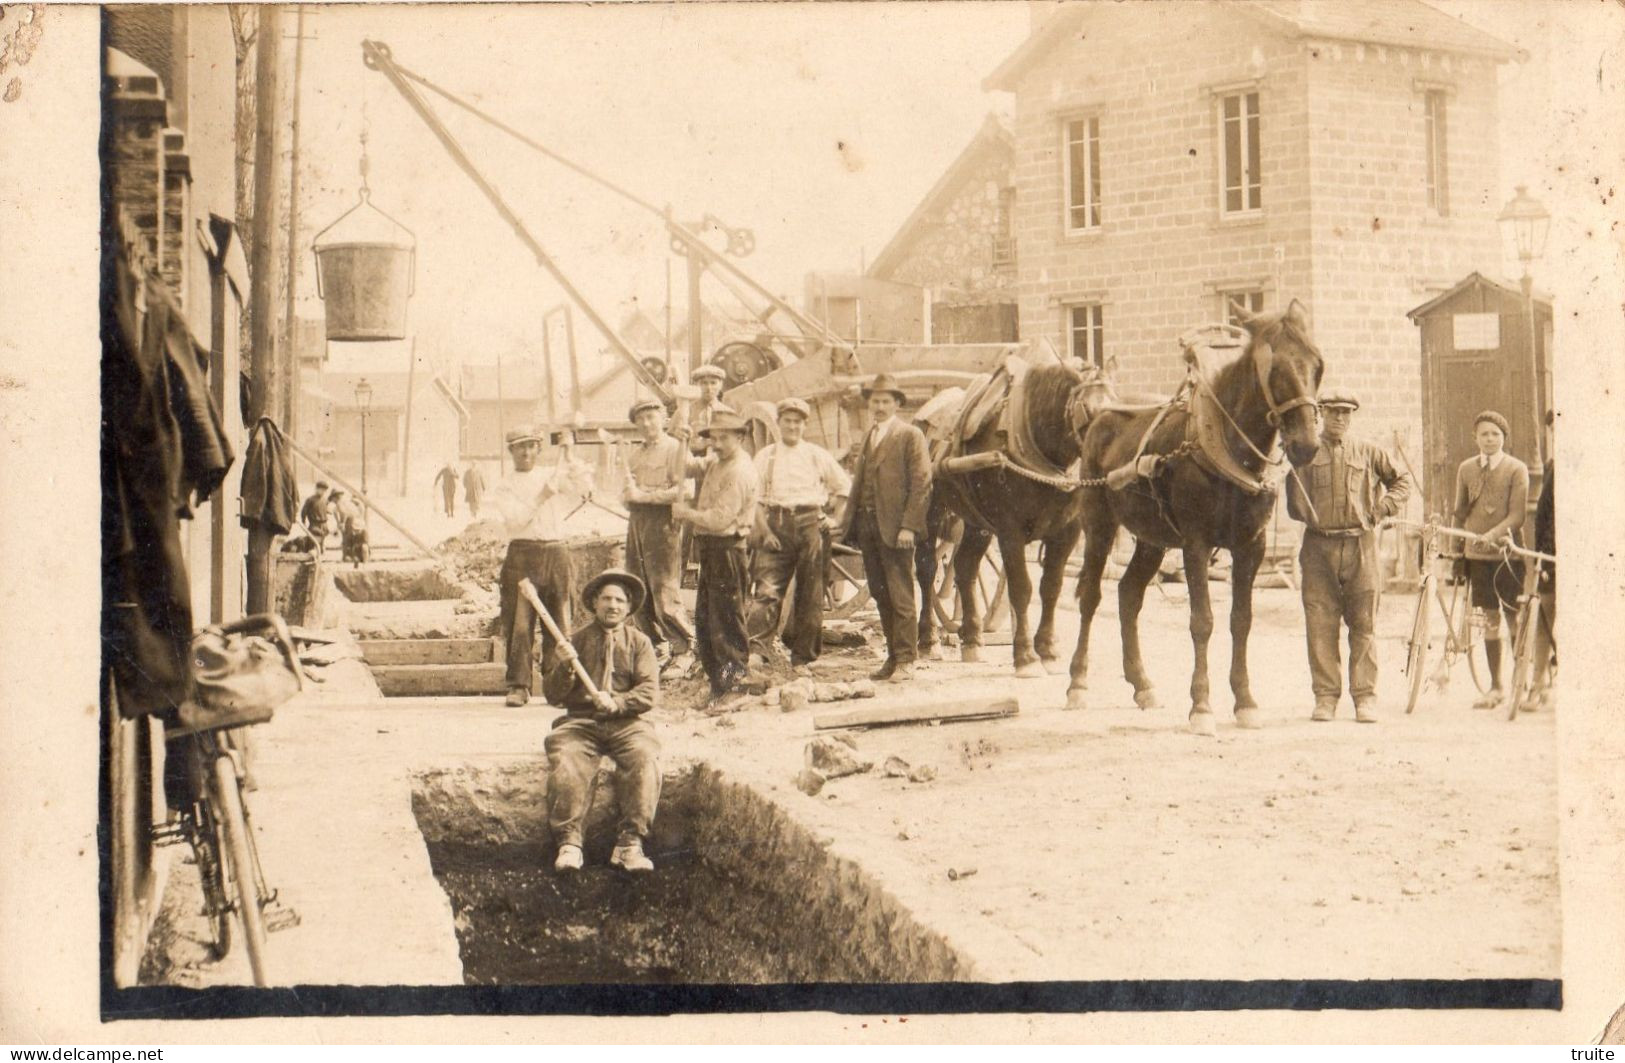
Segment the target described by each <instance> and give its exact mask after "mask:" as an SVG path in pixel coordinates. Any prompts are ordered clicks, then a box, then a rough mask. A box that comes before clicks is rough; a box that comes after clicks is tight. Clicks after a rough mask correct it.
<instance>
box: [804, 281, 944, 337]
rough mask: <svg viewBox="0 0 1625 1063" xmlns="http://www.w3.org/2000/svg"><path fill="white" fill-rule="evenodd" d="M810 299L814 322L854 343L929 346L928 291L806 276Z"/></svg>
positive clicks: (890, 283)
mask: <svg viewBox="0 0 1625 1063" xmlns="http://www.w3.org/2000/svg"><path fill="white" fill-rule="evenodd" d="M805 296H806V300H807V309H808V311H809V312H810V313H811V314H812V316H813V317H815V318H817V319H818V320H819V321H822V322H824V324H826V325H828V326H829V327H830V329H831V331H833V332H834V333H835V334H836V335H837V336H840V337H841V338H842V339H845V340H851V341H852V342H854V343H924V342H925V339H926V320H927V314H926V299H927V298H928V294H927V292H926V291H925V289H923V288H921V287H919V286H918V285H915V284H901V283H898V282H897V281H892V280H886V279H884V278H881V277H874V276H870V275H868V274H859V273H835V272H827V271H826V272H817V273H809V274H807V279H806V287H805Z"/></svg>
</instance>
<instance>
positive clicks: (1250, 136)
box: [1219, 91, 1264, 214]
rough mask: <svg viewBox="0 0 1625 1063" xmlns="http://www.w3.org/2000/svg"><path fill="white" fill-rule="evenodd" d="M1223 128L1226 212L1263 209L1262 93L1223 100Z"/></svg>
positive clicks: (1233, 95)
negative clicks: (1259, 100)
mask: <svg viewBox="0 0 1625 1063" xmlns="http://www.w3.org/2000/svg"><path fill="white" fill-rule="evenodd" d="M1219 127H1220V135H1221V136H1222V137H1223V140H1224V150H1223V151H1221V152H1220V153H1219V165H1220V171H1219V189H1220V194H1221V197H1222V200H1221V201H1222V203H1223V204H1224V206H1223V210H1222V213H1225V214H1245V213H1248V212H1250V211H1256V210H1261V209H1263V206H1264V195H1263V183H1262V174H1261V171H1260V167H1259V148H1258V93H1257V92H1256V91H1255V92H1236V93H1231V94H1230V95H1227V96H1220V97H1219Z"/></svg>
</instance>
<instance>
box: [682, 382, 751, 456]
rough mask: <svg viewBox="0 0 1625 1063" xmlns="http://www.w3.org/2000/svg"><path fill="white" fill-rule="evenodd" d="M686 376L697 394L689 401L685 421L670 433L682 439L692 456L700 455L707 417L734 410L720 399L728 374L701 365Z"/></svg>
mask: <svg viewBox="0 0 1625 1063" xmlns="http://www.w3.org/2000/svg"><path fill="white" fill-rule="evenodd" d="M688 378H689V380H690V381H691V382H692V383H693V384H694V385H695V386H697V387H698V388H699V389H700V397H699V398H697V399H695V400H693V401H692V402H690V403H689V406H688V411H687V413H688V416H687V418H686V419H685V420H686V423H683V424H679V425H678V426H677V428H676V430H675V432H674V433H673V434H674V435H676V436H677V438H679V439H682V440H686V441H687V442H688V445H689V449H690V450H691V451H693V453H694V454H695V455H703V454H705V453H707V451H708V449H709V448H708V447H707V445H706V440H705V430H706V429H707V428H708V427H710V425H711V419H712V418H713V417H715V416H716V415H717V414H719V413H736V412H738V411H736V410H735V409H734V408H733V407H732V406H729V405H728V404H727V403H726V402H723V401H722V388H723V385H724V384H726V383H727V382H728V374H727V373H724V372H723V371H722V368H721V367H720V366H715V365H702V366H700V367H699V368H698V369H696V370H694V372H692V373H690V374H689V377H688Z"/></svg>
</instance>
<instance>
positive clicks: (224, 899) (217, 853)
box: [192, 801, 231, 960]
mask: <svg viewBox="0 0 1625 1063" xmlns="http://www.w3.org/2000/svg"><path fill="white" fill-rule="evenodd" d="M194 807H195V808H196V810H197V811H196V813H195V816H196V819H197V823H196V827H195V830H196V832H197V833H196V834H195V836H194V837H193V839H192V852H193V853H194V854H195V855H196V857H197V874H198V878H199V879H200V880H201V883H202V886H203V905H204V909H205V911H206V913H207V915H208V918H209V951H210V952H212V953H213V954H214V958H215V959H216V960H223V959H225V958H226V956H228V955H229V954H230V953H231V894H230V891H228V890H227V888H226V873H225V864H224V862H223V861H224V860H225V852H226V846H225V839H224V838H223V837H222V834H221V830H220V820H219V819H218V818H216V816H215V814H214V805H213V803H212V802H209V801H199V802H198V803H197V804H196V805H195V806H194Z"/></svg>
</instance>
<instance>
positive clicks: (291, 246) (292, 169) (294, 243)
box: [282, 4, 305, 439]
mask: <svg viewBox="0 0 1625 1063" xmlns="http://www.w3.org/2000/svg"><path fill="white" fill-rule="evenodd" d="M294 10H295V11H296V12H298V17H297V19H296V21H295V23H294V37H293V121H292V122H291V123H290V129H289V132H288V136H289V140H288V278H287V288H288V300H287V304H286V306H285V307H284V308H283V312H282V342H283V344H284V345H285V347H286V354H285V357H284V358H283V359H282V365H283V368H284V369H285V370H286V371H287V374H288V377H287V383H286V386H285V387H284V388H283V389H282V398H283V402H284V406H283V409H282V423H283V425H284V426H285V427H286V428H287V431H288V435H290V436H293V437H294V438H296V439H297V438H298V435H299V344H298V333H297V332H296V331H295V330H294V325H295V323H296V320H297V319H296V318H295V317H294V288H295V281H296V280H297V279H298V277H299V93H300V89H301V87H302V82H303V80H304V78H303V74H304V69H305V5H304V4H297V5H295V7H294Z"/></svg>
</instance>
